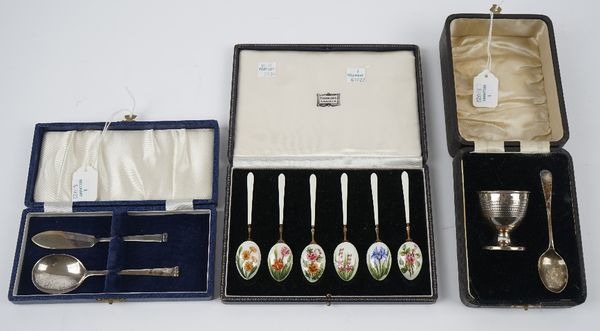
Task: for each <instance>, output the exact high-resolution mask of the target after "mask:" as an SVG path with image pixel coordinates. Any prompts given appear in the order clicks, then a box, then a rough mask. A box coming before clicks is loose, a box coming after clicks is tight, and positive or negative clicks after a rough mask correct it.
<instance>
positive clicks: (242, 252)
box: [235, 172, 261, 280]
mask: <svg viewBox="0 0 600 331" xmlns="http://www.w3.org/2000/svg"><path fill="white" fill-rule="evenodd" d="M246 194H247V198H248V207H247V208H248V211H247V213H248V215H247V221H248V239H247V240H246V241H244V242H243V243H241V244H240V246H238V249H237V251H236V254H235V265H236V267H237V270H238V272H239V274H240V276H241V277H242V278H243V279H245V280H249V279H251V278H252V277H254V276H255V275H256V273H257V272H258V268H259V267H260V260H261V255H260V248H259V247H258V245H257V244H256V243H255V242H254V241H252V203H253V198H254V174H253V173H251V172H249V173H248V175H247V176H246Z"/></svg>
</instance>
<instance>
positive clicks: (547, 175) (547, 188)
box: [540, 170, 554, 247]
mask: <svg viewBox="0 0 600 331" xmlns="http://www.w3.org/2000/svg"><path fill="white" fill-rule="evenodd" d="M540 179H541V180H542V190H543V191H544V200H545V202H546V216H547V218H548V242H549V245H548V246H549V247H554V233H553V231H552V173H551V172H550V171H548V170H542V171H540Z"/></svg>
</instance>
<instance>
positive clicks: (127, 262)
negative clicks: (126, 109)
mask: <svg viewBox="0 0 600 331" xmlns="http://www.w3.org/2000/svg"><path fill="white" fill-rule="evenodd" d="M103 127H104V123H51V124H38V125H37V126H36V129H35V134H34V142H33V148H32V157H31V166H30V173H29V179H28V187H27V190H26V198H25V202H26V205H27V209H25V210H24V211H23V214H22V220H21V227H20V232H19V237H18V238H19V239H18V241H17V249H16V256H15V261H14V266H13V274H12V278H11V283H10V287H9V294H8V296H9V300H11V301H13V302H15V303H49V302H80V301H92V300H96V301H102V302H105V301H106V302H114V301H125V300H134V301H138V300H202V299H210V298H211V297H212V295H213V288H214V285H213V284H214V250H215V228H216V219H215V218H216V203H217V196H218V193H217V180H218V179H217V175H218V166H217V160H218V141H219V138H218V136H219V131H218V124H217V123H216V121H211V120H208V121H177V122H175V121H173V122H114V123H111V124H110V126H109V127H108V130H107V131H106V132H104V133H102V129H103ZM90 160H91V161H90ZM93 160H96V161H93ZM86 162H91V163H90V164H93V167H94V169H96V171H97V199H96V200H94V201H72V196H71V194H75V193H73V192H71V190H72V187H71V185H72V179H73V176H75V175H74V173H75V172H76V171H77V169H79V168H80V167H81V166H82V164H86ZM46 231H62V232H71V233H78V234H85V235H89V236H92V238H93V237H95V238H97V239H98V238H107V239H106V240H105V241H104V240H103V241H100V242H95V243H92V244H90V245H89V246H91V247H86V248H66V247H48V246H46V245H41V244H40V245H38V244H36V243H34V241H33V240H32V238H33V237H34V236H35V235H42V234H44V233H46ZM62 232H60V233H62ZM139 235H156V236H154V237H153V239H152V240H151V241H150V242H144V241H133V240H130V239H131V238H128V237H129V236H139ZM134 239H135V238H134ZM51 244H52V243H50V244H48V245H51ZM51 254H68V255H71V256H73V257H75V258H77V259H78V260H79V261H81V263H82V264H83V265H84V266H85V268H86V269H87V270H88V271H103V270H106V275H104V276H93V277H88V278H86V279H85V280H84V281H83V282H81V285H80V286H79V287H77V288H76V289H74V290H72V291H68V292H67V293H61V294H48V293H46V291H42V290H40V283H39V281H38V283H36V284H34V283H35V282H36V280H35V279H34V277H32V270H33V269H34V265H35V264H36V262H38V261H39V260H40V259H41V258H43V257H45V256H48V255H51ZM174 267H177V271H178V273H175V272H173V273H172V276H175V275H177V277H172V276H170V277H154V276H148V275H136V276H131V275H124V274H122V271H123V270H130V269H153V268H174ZM173 270H174V269H173ZM49 283H50V281H48V284H49ZM48 284H46V285H44V284H42V286H53V285H51V284H50V285H48Z"/></svg>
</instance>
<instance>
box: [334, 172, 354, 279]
mask: <svg viewBox="0 0 600 331" xmlns="http://www.w3.org/2000/svg"><path fill="white" fill-rule="evenodd" d="M340 184H341V189H342V223H343V225H344V241H342V242H341V243H340V244H339V245H337V247H336V248H335V250H334V251H333V263H334V265H335V272H336V273H337V274H338V276H339V277H340V278H341V279H342V280H343V281H346V282H349V281H351V280H352V278H354V276H355V275H356V271H357V269H358V251H357V250H356V247H355V246H354V245H352V243H351V242H349V241H348V175H347V174H346V173H343V174H342V176H341V177H340Z"/></svg>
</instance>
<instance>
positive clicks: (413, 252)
mask: <svg viewBox="0 0 600 331" xmlns="http://www.w3.org/2000/svg"><path fill="white" fill-rule="evenodd" d="M409 191H410V184H409V179H408V173H407V172H406V171H403V172H402V195H403V197H404V216H405V219H406V241H405V242H404V243H403V244H402V245H401V246H400V248H399V249H398V267H400V272H401V273H402V276H404V278H406V279H408V280H413V279H415V278H417V276H418V275H419V272H421V267H422V266H423V253H422V252H421V248H420V247H419V245H417V243H415V242H414V241H412V239H411V238H410V198H409Z"/></svg>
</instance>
